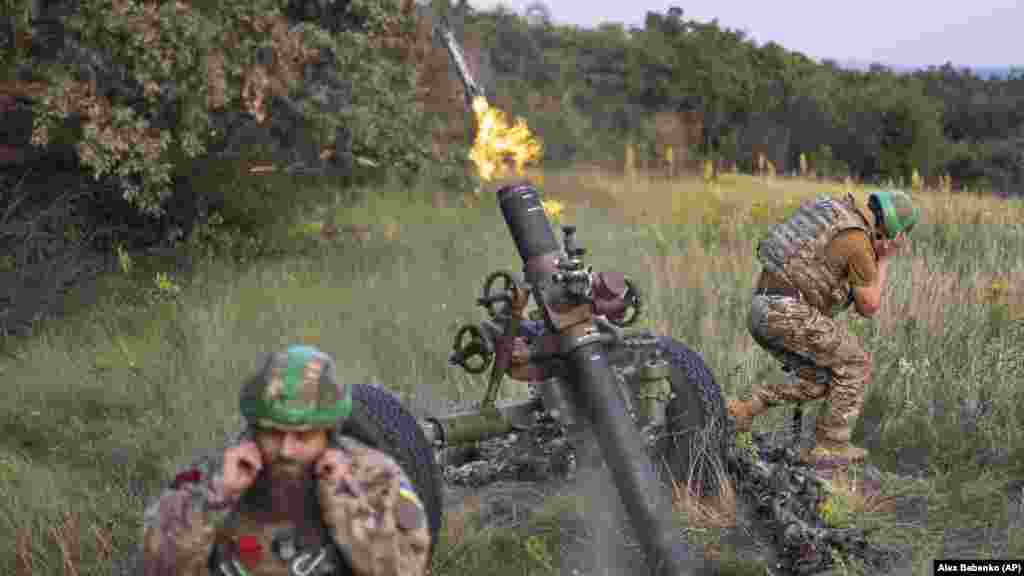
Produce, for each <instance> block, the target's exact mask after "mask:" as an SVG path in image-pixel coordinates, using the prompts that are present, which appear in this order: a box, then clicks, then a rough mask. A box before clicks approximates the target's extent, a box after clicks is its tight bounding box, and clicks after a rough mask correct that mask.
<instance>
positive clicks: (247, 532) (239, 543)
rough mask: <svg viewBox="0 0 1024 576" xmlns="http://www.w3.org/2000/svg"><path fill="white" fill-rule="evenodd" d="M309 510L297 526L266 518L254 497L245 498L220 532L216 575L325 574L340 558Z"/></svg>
mask: <svg viewBox="0 0 1024 576" xmlns="http://www.w3.org/2000/svg"><path fill="white" fill-rule="evenodd" d="M319 514H320V511H319V510H313V509H311V510H309V514H308V515H306V517H305V518H306V520H305V522H304V523H303V524H301V525H298V524H296V523H294V522H293V521H291V520H289V519H287V518H285V517H284V516H283V515H279V514H270V513H269V512H268V511H266V510H265V509H263V507H262V506H260V505H259V503H258V498H247V499H243V501H242V505H241V506H240V507H239V509H238V510H237V511H235V512H233V513H232V515H231V517H230V518H229V519H228V521H227V522H225V525H224V526H223V527H222V528H221V529H220V530H219V531H218V533H217V535H216V542H215V544H214V551H213V556H212V558H211V559H210V564H211V566H210V567H211V573H212V574H214V575H216V576H328V575H334V574H340V573H341V572H340V571H339V568H340V567H341V565H342V564H343V560H342V559H341V558H340V555H339V554H338V552H337V549H336V548H335V546H334V544H333V542H332V541H331V539H330V536H329V535H328V534H327V530H326V528H325V527H324V525H323V523H322V521H321V519H320V516H319Z"/></svg>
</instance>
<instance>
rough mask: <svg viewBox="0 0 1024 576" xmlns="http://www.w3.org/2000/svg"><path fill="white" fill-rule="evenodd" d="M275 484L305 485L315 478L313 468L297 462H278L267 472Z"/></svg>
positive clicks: (282, 460)
mask: <svg viewBox="0 0 1024 576" xmlns="http://www.w3.org/2000/svg"><path fill="white" fill-rule="evenodd" d="M267 472H268V473H269V476H270V480H271V481H272V482H274V483H278V482H281V483H283V484H286V485H287V484H305V483H306V482H307V481H308V480H311V479H312V478H313V466H312V465H311V464H305V463H303V462H299V461H296V460H285V459H281V460H276V461H274V462H273V463H271V465H270V467H269V470H267Z"/></svg>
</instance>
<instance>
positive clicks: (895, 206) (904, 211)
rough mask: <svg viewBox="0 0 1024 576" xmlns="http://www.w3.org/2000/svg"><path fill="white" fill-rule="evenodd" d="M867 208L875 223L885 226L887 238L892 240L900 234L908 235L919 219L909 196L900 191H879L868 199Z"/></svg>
mask: <svg viewBox="0 0 1024 576" xmlns="http://www.w3.org/2000/svg"><path fill="white" fill-rule="evenodd" d="M868 208H869V209H870V210H871V211H872V212H873V213H874V215H875V222H879V223H882V224H884V225H885V231H886V233H887V237H888V238H889V239H890V240H892V239H893V238H895V237H896V236H897V235H898V234H899V233H900V232H906V233H909V232H910V231H911V230H912V229H913V228H914V226H915V225H916V224H917V223H918V221H920V219H921V211H920V210H919V209H918V207H917V206H914V202H913V201H912V200H911V199H910V196H909V195H907V194H906V193H905V192H902V191H900V190H881V191H878V192H874V193H872V194H871V196H869V197H868Z"/></svg>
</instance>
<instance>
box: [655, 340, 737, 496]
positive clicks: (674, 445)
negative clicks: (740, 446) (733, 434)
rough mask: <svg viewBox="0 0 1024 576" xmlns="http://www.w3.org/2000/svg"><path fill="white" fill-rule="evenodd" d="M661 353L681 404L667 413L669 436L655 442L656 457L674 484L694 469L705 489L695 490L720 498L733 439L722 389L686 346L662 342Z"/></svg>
mask: <svg viewBox="0 0 1024 576" xmlns="http://www.w3.org/2000/svg"><path fill="white" fill-rule="evenodd" d="M657 347H658V348H659V349H660V351H661V353H662V355H663V357H664V358H665V359H666V360H668V361H669V365H670V375H669V380H670V382H671V386H672V392H673V393H674V394H675V398H673V399H672V400H671V401H669V403H668V405H667V406H666V407H665V420H666V424H665V435H664V437H662V438H661V439H659V440H657V441H656V442H655V445H654V456H655V458H656V460H657V461H658V462H661V463H663V466H661V468H662V471H663V472H665V473H668V474H669V475H670V476H668V478H672V479H676V481H677V482H681V481H684V480H686V479H689V478H690V474H691V469H692V470H693V472H692V473H693V481H695V482H696V483H699V484H693V483H691V487H692V488H694V489H695V490H697V492H698V493H699V494H701V495H708V494H711V493H714V492H715V488H716V487H717V485H718V479H719V477H718V474H719V473H720V472H721V473H725V472H726V456H727V447H728V439H729V432H728V429H727V427H728V420H727V418H726V410H725V400H724V399H723V397H722V391H721V388H719V386H718V384H717V382H715V377H714V375H713V374H712V373H711V370H710V369H708V366H707V364H705V362H704V359H703V358H701V356H700V354H698V353H697V352H695V351H693V350H692V349H690V348H689V347H688V346H686V344H684V343H682V342H680V341H678V340H675V339H673V338H669V337H660V338H659V339H658V346H657ZM696 431H701V434H698V433H697V432H696ZM700 443H706V445H707V449H706V450H704V449H702V447H701V446H700ZM691 466H692V468H691Z"/></svg>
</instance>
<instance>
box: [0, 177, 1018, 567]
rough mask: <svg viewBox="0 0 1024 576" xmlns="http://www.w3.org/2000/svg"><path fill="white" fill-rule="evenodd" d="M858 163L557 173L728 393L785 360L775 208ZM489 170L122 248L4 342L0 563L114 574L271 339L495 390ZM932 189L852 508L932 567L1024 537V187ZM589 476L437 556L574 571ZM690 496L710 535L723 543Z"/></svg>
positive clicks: (504, 242)
mask: <svg viewBox="0 0 1024 576" xmlns="http://www.w3.org/2000/svg"><path fill="white" fill-rule="evenodd" d="M847 188H848V189H849V190H850V191H852V192H853V193H854V194H855V195H857V196H858V198H859V199H862V200H863V199H864V197H865V195H866V193H867V192H866V191H865V190H864V189H861V188H857V187H853V186H850V187H847V186H844V185H841V184H839V185H834V184H824V183H819V182H811V181H805V180H795V179H782V178H760V177H755V176H749V175H730V174H723V175H721V176H719V178H718V180H717V182H714V183H707V182H704V181H701V180H698V179H682V180H672V181H668V180H662V179H653V178H646V177H642V176H641V177H636V178H623V177H622V176H619V175H610V174H605V173H601V172H597V171H586V170H583V169H579V170H575V171H571V172H564V173H557V174H545V175H544V178H543V185H542V187H541V189H542V191H543V192H544V194H545V195H546V197H547V198H549V199H556V200H558V201H559V202H560V204H561V207H562V211H561V214H560V215H559V216H558V220H559V221H560V222H561V223H563V224H565V223H572V224H575V225H577V226H578V228H579V232H578V234H577V236H578V238H579V240H580V242H581V243H582V245H583V246H585V247H587V248H588V250H589V254H590V260H591V263H592V264H593V265H594V267H595V269H617V270H621V271H623V272H625V273H627V274H629V275H630V276H631V277H633V278H634V279H636V280H637V282H638V283H639V285H640V286H641V288H642V290H643V291H644V292H645V293H646V294H647V296H648V299H649V302H650V305H649V309H648V315H647V319H646V322H648V326H650V327H652V328H655V329H656V330H657V331H659V332H661V333H665V334H670V335H672V336H674V337H676V338H678V339H680V340H682V341H684V342H686V343H687V344H688V345H690V346H691V347H692V348H694V349H696V350H697V351H699V352H700V353H701V354H702V355H703V356H704V358H705V360H706V362H707V363H708V365H709V366H710V367H711V369H712V371H713V372H714V374H715V376H716V378H717V379H718V382H719V384H720V385H721V387H722V388H723V390H724V392H725V393H726V394H727V395H730V396H731V395H736V394H740V393H742V392H744V391H746V390H747V389H749V388H750V386H751V384H752V383H753V382H755V381H758V380H761V379H765V378H779V377H781V373H780V372H779V371H778V370H777V368H776V366H775V365H774V364H773V363H772V362H771V361H770V359H769V358H768V357H767V355H766V354H764V353H762V352H761V351H760V350H759V349H758V348H757V347H756V346H754V345H753V342H752V341H751V339H750V337H749V336H748V334H747V331H746V328H745V321H746V313H747V309H746V306H747V303H748V301H749V295H750V292H751V287H752V283H753V280H754V277H755V274H756V271H757V269H758V267H757V265H756V263H755V261H754V259H753V250H754V246H755V243H756V240H757V239H758V236H759V233H760V232H761V231H763V230H764V229H765V227H766V226H767V225H768V224H769V223H771V222H773V221H774V220H775V219H777V218H779V217H781V216H782V215H783V214H784V213H786V211H787V210H790V209H791V208H792V207H794V206H795V203H796V202H797V201H799V200H800V199H802V198H806V197H809V196H813V195H816V194H820V193H845V191H846V189H847ZM493 192H494V187H489V188H486V189H484V190H483V191H482V194H481V195H480V197H479V199H477V198H474V197H473V196H467V197H466V199H464V200H463V199H455V198H451V197H447V196H445V195H443V194H435V193H433V191H432V190H429V189H426V188H417V189H415V190H398V189H394V190H386V191H375V192H374V193H373V194H368V195H367V196H366V199H365V200H363V201H361V202H360V203H359V204H358V205H356V206H354V207H349V208H337V209H336V210H337V212H336V223H337V224H338V228H339V230H340V231H341V232H340V233H339V234H338V235H337V237H335V238H334V239H333V240H324V239H323V238H322V237H321V235H320V234H319V231H320V229H321V225H320V223H321V222H322V221H323V220H324V215H323V214H322V213H321V214H309V215H308V216H307V218H306V219H305V220H304V221H303V222H299V223H297V224H296V225H295V226H293V227H292V228H290V229H288V230H281V231H279V232H281V233H280V234H279V236H280V237H282V238H289V237H290V238H291V240H288V241H289V242H293V243H298V244H301V245H302V246H304V247H305V250H304V251H303V252H302V253H301V254H300V253H296V254H295V255H294V256H292V257H289V258H283V259H279V260H276V261H273V262H260V263H255V264H252V263H250V264H247V265H245V266H242V265H238V264H227V263H225V262H217V261H207V262H199V263H197V264H196V265H195V266H194V267H193V268H192V270H191V272H190V273H189V274H184V273H176V272H175V271H174V270H171V269H167V268H162V267H161V266H163V264H162V263H160V262H142V261H140V262H138V263H136V265H134V266H132V267H129V266H127V261H126V262H125V264H126V266H125V272H124V274H121V275H117V276H112V277H108V278H105V279H104V280H103V284H102V286H101V289H100V290H98V293H99V294H100V295H101V298H100V299H99V301H98V302H95V303H91V302H90V303H87V304H88V305H86V304H83V305H81V306H80V307H79V308H80V309H79V311H78V312H76V313H75V314H74V315H72V316H69V317H67V318H64V319H61V320H59V321H53V322H50V323H48V324H46V325H45V326H44V327H43V330H42V331H41V333H40V334H39V335H38V336H37V337H36V338H34V339H32V340H30V341H26V342H20V343H10V344H9V345H7V346H6V348H5V350H4V352H5V353H4V355H3V356H2V357H0V374H2V375H3V379H4V381H5V385H6V387H7V393H6V398H7V401H6V402H4V403H3V406H2V407H0V411H2V417H0V422H2V423H3V424H2V425H3V427H4V428H3V435H2V437H0V438H2V439H0V513H2V514H0V518H2V520H3V522H0V538H2V539H3V540H4V541H6V542H9V543H11V545H9V546H7V547H6V548H5V551H4V553H3V555H0V572H2V573H5V574H18V575H28V574H33V575H57V574H76V575H86V574H109V573H110V563H111V561H112V559H113V558H117V557H120V556H123V555H124V554H125V553H126V552H127V551H128V550H129V549H130V548H131V545H132V543H133V541H134V540H136V539H137V535H138V530H139V521H140V517H141V512H142V509H143V506H144V503H145V501H146V500H147V499H148V498H150V497H152V495H153V494H154V493H155V492H156V491H158V490H159V489H160V488H161V487H162V486H163V485H165V483H166V482H167V480H168V477H169V474H170V473H171V471H172V470H173V469H174V467H175V466H177V465H181V464H182V463H184V462H185V461H187V460H189V459H190V458H191V457H192V455H193V453H194V451H195V450H197V449H200V448H206V447H211V446H215V445H216V442H218V441H219V438H220V437H221V436H222V434H224V433H225V432H227V431H229V430H231V429H232V428H233V427H234V426H236V424H237V392H238V387H239V384H240V379H241V377H242V375H243V374H245V373H247V372H248V371H250V370H252V369H254V368H255V366H256V363H257V361H258V359H259V357H260V355H261V354H262V353H263V352H265V351H267V350H271V349H276V348H279V347H281V346H284V345H286V344H288V343H292V342H296V341H303V342H310V343H316V344H318V345H320V346H321V347H323V348H325V349H326V350H328V351H329V352H331V353H333V354H334V355H335V356H336V357H337V358H338V359H339V369H340V374H339V375H340V376H341V377H342V378H345V379H348V380H351V381H361V382H367V383H373V384H377V385H380V386H383V387H386V388H388V389H391V390H393V391H396V392H398V393H400V394H401V395H402V396H403V398H404V399H405V401H406V402H408V403H409V405H410V406H412V407H413V408H414V409H415V410H416V411H417V412H425V411H429V412H435V413H436V412H440V411H442V410H444V409H445V408H446V407H447V406H448V405H449V403H451V402H455V403H459V402H468V401H472V400H475V399H477V398H478V397H479V396H480V394H481V390H482V386H483V383H484V381H483V379H482V378H472V377H468V376H466V375H464V374H463V373H462V372H461V371H460V370H458V369H453V368H450V367H449V366H448V365H447V362H446V360H447V354H448V350H449V346H450V342H451V337H452V335H453V332H454V329H455V328H456V327H457V326H458V325H459V324H461V323H465V322H469V321H475V320H477V319H479V311H478V310H477V309H475V307H474V305H473V299H474V297H475V296H476V295H477V294H478V292H479V290H480V287H481V283H482V280H483V278H484V276H485V275H486V274H487V273H489V272H491V271H493V270H495V269H509V270H513V271H517V270H518V268H519V261H518V256H517V254H516V252H515V249H514V246H513V244H512V242H511V240H510V238H509V236H508V233H507V231H506V228H505V225H504V222H503V221H502V219H501V215H500V212H499V210H498V208H497V205H496V202H495V201H494V197H493ZM916 198H917V199H918V201H919V202H920V203H921V206H922V209H923V216H924V220H923V223H922V224H921V225H920V226H919V227H918V229H917V230H916V231H915V234H914V237H913V242H912V243H911V244H910V246H909V247H908V249H907V250H906V251H905V253H904V254H903V255H902V257H900V258H899V259H898V260H897V262H896V263H895V264H894V266H893V268H891V270H892V272H891V285H890V286H889V287H888V288H887V290H886V293H885V299H884V304H883V309H882V311H881V312H880V314H879V316H878V317H877V318H876V319H872V320H864V319H859V318H856V317H855V316H850V317H849V322H850V324H851V325H852V326H853V329H854V330H855V331H856V332H857V333H858V334H859V335H860V336H861V337H862V338H863V340H864V342H865V345H866V346H867V348H868V349H869V350H871V351H872V353H873V355H874V359H875V379H874V382H873V384H872V388H871V390H870V395H869V397H868V400H867V404H866V408H865V413H864V415H863V417H862V418H861V420H860V422H859V424H858V426H857V429H856V431H855V441H857V442H858V443H860V444H862V445H864V446H866V447H868V448H869V449H870V450H871V456H870V460H871V461H872V462H873V463H874V464H875V465H876V466H878V467H879V468H880V469H882V470H883V471H885V472H887V476H886V478H887V489H886V493H885V498H884V499H882V500H880V501H872V502H866V503H865V502H853V504H854V505H855V510H854V512H855V514H853V515H852V516H851V517H850V521H851V522H854V523H855V524H857V525H860V526H872V527H875V528H877V529H878V533H877V535H876V538H880V539H883V540H884V541H886V542H889V543H892V544H893V545H896V546H900V547H903V548H906V549H908V550H912V551H913V554H914V555H913V557H912V565H913V572H914V573H915V574H930V573H931V572H930V571H931V560H932V559H933V558H940V557H951V556H952V557H979V558H980V557H992V556H995V557H1004V558H1006V557H1021V556H1024V530H1022V528H1024V518H1022V514H1021V510H1020V506H1024V505H1022V504H1020V502H1021V498H1020V497H1021V493H1020V491H1021V488H1020V486H1019V485H1013V484H1011V481H1012V480H1013V479H1015V478H1022V477H1024V466H1022V464H1021V463H1022V462H1024V386H1021V384H1022V383H1024V344H1022V342H1024V330H1022V328H1024V203H1022V202H1021V201H1009V200H1001V199H997V198H992V197H984V196H978V195H967V194H955V193H949V192H941V191H921V192H918V193H917V194H916ZM302 235H305V236H306V237H305V238H296V236H302ZM158 272H161V274H159V275H158V274H157V273H158ZM140 286H145V287H147V290H146V291H145V292H144V293H145V297H144V298H143V297H142V296H141V295H142V294H143V292H142V291H141V288H140ZM506 388H507V389H508V393H510V394H514V393H516V392H517V390H516V389H515V387H512V386H508V387H506ZM812 410H813V409H812ZM788 416H789V412H788V411H784V410H780V411H777V412H775V413H771V414H770V416H769V417H768V418H766V419H765V420H764V421H761V422H759V427H761V428H763V429H772V428H776V427H779V426H781V425H782V424H783V422H784V421H785V420H786V419H787V418H788ZM1008 485H1010V486H1013V488H1012V490H1011V489H1008V488H1007V486H1008ZM570 500H571V499H570ZM570 500H566V499H557V500H554V501H552V502H551V503H550V506H549V507H548V508H547V509H545V510H544V511H543V512H541V513H538V514H537V515H535V516H534V517H532V519H530V520H529V521H528V522H526V523H524V524H523V525H521V526H518V527H514V528H509V529H502V530H474V529H471V527H472V526H473V522H474V520H473V518H472V508H473V507H472V506H469V508H468V510H469V512H467V511H466V510H463V509H454V508H453V510H452V511H451V513H450V515H449V517H448V522H447V524H446V527H445V528H444V539H443V541H442V542H441V547H440V549H439V551H438V554H437V558H436V566H435V571H434V573H435V574H436V575H437V576H443V575H454V574H464V573H475V572H476V570H477V569H478V568H484V567H486V568H487V569H488V572H489V573H491V574H495V575H501V574H524V573H530V574H548V573H556V572H557V562H556V561H554V560H553V558H557V557H558V555H559V546H560V544H559V540H558V533H559V531H558V530H557V529H556V527H557V526H556V522H555V521H554V520H553V519H554V518H555V517H556V513H557V510H558V508H559V507H561V506H570V505H574V503H573V502H572V501H570ZM724 516H725V517H727V516H728V515H727V514H725V515H724ZM693 519H694V522H691V524H692V525H694V529H693V530H692V533H691V534H692V537H693V538H694V539H695V541H700V542H702V543H705V544H707V543H713V540H714V538H713V536H714V530H711V529H710V528H707V527H701V526H698V525H696V524H697V522H696V517H694V518H693ZM719 519H721V518H719ZM724 554H725V555H726V556H727V551H726V552H724ZM748 568H749V567H748ZM737 570H739V569H737ZM750 573H753V572H750Z"/></svg>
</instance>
